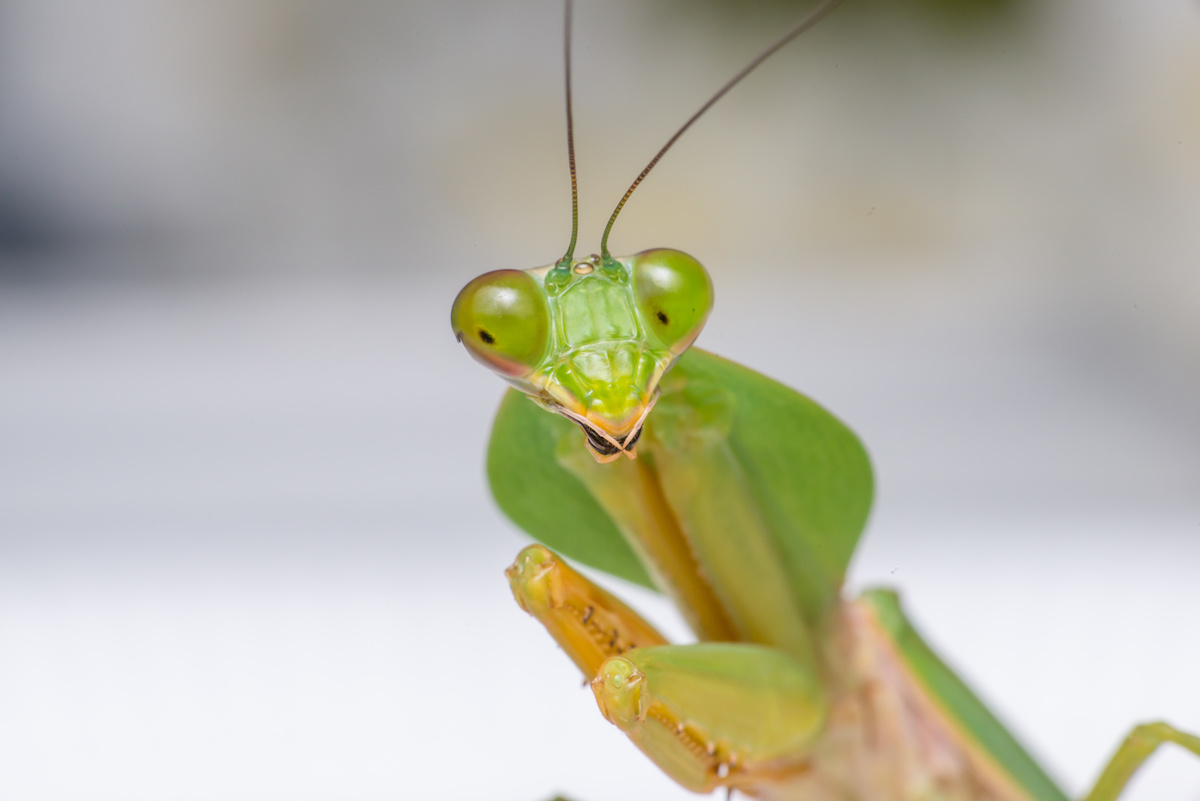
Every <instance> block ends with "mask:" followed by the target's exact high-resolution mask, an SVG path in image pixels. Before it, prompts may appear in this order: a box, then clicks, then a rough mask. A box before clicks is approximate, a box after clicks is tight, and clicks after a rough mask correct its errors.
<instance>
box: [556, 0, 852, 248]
mask: <svg viewBox="0 0 1200 801" xmlns="http://www.w3.org/2000/svg"><path fill="white" fill-rule="evenodd" d="M841 2H842V0H825V2H824V3H822V4H821V5H819V6H817V8H816V9H815V10H814V11H812V12H811V13H810V14H809V15H808V16H807V17H805V18H804V19H802V20H800V22H799V23H798V24H797V25H796V26H795V27H794V28H792V29H791V30H790V31H788V32H787V33H785V34H784V35H783V36H781V37H780V38H779V41H777V42H775V44H773V45H771V46H770V47H768V48H767V49H766V50H764V51H762V53H760V54H759V55H758V57H757V58H755V59H754V60H753V61H751V62H750V63H749V64H747V65H746V66H745V67H743V68H742V71H741V72H739V73H738V74H737V75H734V76H733V77H732V78H730V79H729V81H728V83H726V84H725V85H724V86H722V87H721V88H720V89H718V90H717V93H716V94H714V95H713V96H712V97H710V98H709V99H708V102H706V103H705V104H704V105H703V106H701V107H700V110H699V111H697V112H696V113H695V114H693V115H692V116H691V117H689V118H688V121H687V122H685V123H684V124H683V125H682V126H681V127H680V129H679V130H678V131H676V132H675V133H674V135H673V136H672V137H671V138H670V139H668V140H667V143H666V144H665V145H663V146H662V150H660V151H658V153H656V154H655V155H654V158H652V159H650V163H649V164H647V165H646V168H645V169H644V170H642V171H641V173H640V174H639V175H638V177H637V178H635V179H634V180H633V183H632V184H630V185H629V188H628V189H627V190H625V196H624V197H622V198H621V202H620V203H618V204H617V207H616V208H615V209H614V210H613V213H612V216H611V217H609V218H608V225H606V226H605V227H604V236H602V237H600V255H601V257H602V258H603V259H604V260H605V261H607V260H608V259H611V258H612V257H611V256H610V255H609V253H608V234H609V232H611V231H612V227H613V223H615V222H616V221H617V215H618V214H620V213H621V209H622V208H624V207H625V201H627V200H629V196H630V195H632V194H633V190H635V189H637V188H638V184H640V183H641V182H642V181H643V180H645V178H646V176H647V175H649V174H650V170H652V169H654V165H655V164H657V163H658V160H659V159H661V158H662V157H663V155H665V154H666V152H667V151H668V150H670V149H671V145H673V144H675V141H676V140H677V139H679V137H681V136H683V132H684V131H686V130H687V129H688V128H690V127H692V123H693V122H695V121H696V120H698V119H700V117H701V116H702V115H703V114H704V112H706V111H708V110H709V109H710V108H712V107H713V105H714V104H715V103H716V102H717V101H718V100H720V99H721V98H722V97H724V96H725V93H726V92H728V91H729V90H730V89H732V88H733V87H735V86H737V85H738V83H740V82H741V80H742V78H745V77H746V76H747V75H749V74H750V73H751V72H753V71H754V69H755V68H756V67H757V66H758V65H759V64H761V63H763V62H764V61H766V60H767V59H768V58H770V57H771V56H773V55H774V54H775V51H777V50H779V49H780V48H782V47H783V46H784V45H786V44H787V43H788V42H790V41H792V40H793V39H795V38H796V37H797V36H799V35H800V34H802V33H804V32H805V31H807V30H808V29H809V28H811V27H812V26H814V25H816V24H817V23H818V22H820V21H821V19H822V18H823V17H824V16H825V15H826V14H828V13H829V12H830V11H833V9H834V8H836V7H837V6H838V4H840V3H841ZM570 5H571V2H570V0H567V8H568V11H567V13H568V18H569V14H570ZM569 69H570V67H569V66H568V70H569ZM567 96H568V98H569V97H570V88H569V86H568V89H567ZM570 116H571V104H570V101H569V100H568V101H567V119H568V120H569V119H570ZM567 136H568V141H569V140H570V133H569V132H568V134H567ZM574 158H575V157H574V155H572V156H571V159H572V160H571V187H572V189H574V186H575V161H574ZM571 244H572V246H574V244H575V239H574V236H572V238H571Z"/></svg>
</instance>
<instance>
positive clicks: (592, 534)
mask: <svg viewBox="0 0 1200 801" xmlns="http://www.w3.org/2000/svg"><path fill="white" fill-rule="evenodd" d="M838 2H839V0H827V1H826V2H824V3H823V4H821V5H820V6H819V7H818V8H817V9H816V10H815V11H814V12H813V13H811V14H810V15H809V17H807V18H806V19H805V20H803V21H802V22H801V23H800V24H799V25H797V26H796V27H795V28H794V29H792V30H791V31H789V32H788V33H787V34H786V35H785V36H784V37H783V38H781V39H780V40H779V41H778V42H777V43H776V44H774V45H772V46H771V47H770V48H768V49H767V50H766V51H764V52H763V53H762V54H761V55H760V56H759V57H758V58H756V59H755V60H754V61H752V62H751V64H750V65H749V66H748V67H747V68H746V69H744V70H743V71H742V72H740V73H739V74H738V75H736V76H735V77H734V78H733V79H732V80H731V81H730V82H728V83H727V84H726V85H725V86H724V87H722V88H721V89H720V90H719V91H718V92H717V93H716V94H715V95H714V96H713V97H712V98H711V99H710V100H709V101H708V102H707V103H706V104H705V105H704V106H702V107H701V109H700V110H699V111H698V112H697V113H696V114H695V115H693V116H692V117H691V118H690V119H689V120H688V121H687V122H686V123H685V124H684V125H683V127H682V128H681V129H680V130H679V131H678V132H677V133H676V134H675V135H674V136H672V137H671V139H670V140H669V141H668V142H667V144H666V145H665V146H664V147H663V148H662V150H660V151H659V153H658V154H657V155H656V156H655V157H654V158H653V159H652V160H651V162H650V163H649V165H648V166H647V167H646V168H645V169H644V170H643V171H642V173H641V174H640V175H639V176H638V177H637V179H636V180H635V181H634V182H633V184H632V186H631V187H630V188H629V190H628V191H627V192H626V194H625V196H624V197H623V198H622V199H621V201H620V202H619V203H618V204H617V207H616V209H615V211H614V212H613V215H612V217H611V218H610V219H609V221H608V225H607V227H606V228H605V231H604V235H603V237H602V239H601V243H600V253H599V254H597V255H593V256H589V257H587V258H583V259H576V258H575V253H574V249H575V242H576V231H577V217H578V214H577V202H576V201H575V199H576V198H577V190H576V182H575V160H574V147H573V143H572V131H571V128H572V126H571V97H570V4H569V2H568V3H567V5H566V10H567V21H566V26H565V27H566V31H567V36H566V54H565V55H566V62H567V118H568V153H569V157H570V165H571V184H572V198H573V208H574V209H575V213H574V214H573V227H572V234H571V240H570V245H569V246H568V248H567V251H566V253H565V254H564V255H563V257H562V258H561V259H559V260H558V261H556V262H554V263H553V264H550V265H547V266H545V267H541V268H537V269H533V270H500V271H496V272H493V273H487V274H485V275H483V276H480V277H479V278H476V279H475V280H474V281H472V282H471V283H469V284H468V285H467V287H465V288H464V289H463V291H462V292H461V293H460V294H459V296H458V298H457V299H456V300H455V303H454V308H453V310H452V315H451V316H452V324H453V327H454V331H455V334H456V336H457V337H458V338H459V340H460V341H462V342H463V343H464V344H465V345H466V346H467V348H468V351H469V352H470V353H471V354H472V356H474V357H475V358H476V359H477V360H479V361H481V362H482V363H484V364H485V365H486V366H488V367H489V368H490V369H492V370H494V371H495V372H497V373H499V374H500V375H501V376H502V377H504V378H505V380H507V381H508V382H509V383H510V384H512V385H513V386H514V387H515V389H514V390H511V391H510V392H509V393H508V395H507V396H506V398H505V400H504V403H503V405H502V407H501V409H500V412H499V415H498V417H497V420H496V424H495V427H494V429H493V434H492V441H491V445H490V447H489V454H488V472H489V479H490V481H491V484H492V489H493V493H494V494H495V496H496V499H497V501H498V502H499V504H500V506H501V508H502V509H503V510H504V511H505V512H506V513H507V514H508V515H509V516H510V517H511V518H512V519H513V520H514V521H515V522H517V523H518V524H519V525H521V526H522V527H523V528H525V529H526V530H527V531H528V532H529V533H530V534H532V535H533V536H534V537H535V538H536V539H538V540H539V541H541V542H542V543H544V545H534V546H530V547H528V548H526V549H525V550H523V551H522V552H521V554H520V555H519V556H518V558H517V560H516V562H515V563H514V565H513V566H512V567H510V568H509V570H508V576H509V580H510V582H511V584H512V588H513V592H514V595H515V597H516V599H517V601H518V603H519V604H520V605H521V607H522V608H523V609H525V611H527V612H529V613H530V614H531V615H533V616H534V617H535V618H536V619H538V620H539V622H541V623H542V624H543V625H544V626H545V627H546V628H547V630H548V631H549V632H550V633H551V635H552V636H553V637H554V638H555V639H556V640H557V641H558V643H559V644H560V645H561V646H562V648H563V650H565V651H566V653H567V654H568V656H569V657H570V658H571V659H572V660H573V661H574V662H575V664H576V665H577V666H578V667H579V668H580V670H581V671H582V673H583V676H584V679H585V681H587V682H588V683H590V686H591V688H592V690H593V692H594V693H595V696H596V700H597V702H598V704H599V707H600V709H601V712H602V713H603V715H604V716H605V717H606V718H607V719H608V720H609V721H610V722H611V723H613V724H615V725H616V726H617V727H618V728H620V729H621V730H622V731H623V732H625V733H626V734H627V735H628V736H629V737H630V739H631V740H632V741H633V742H634V743H635V744H636V745H637V746H638V747H639V748H640V749H641V750H642V751H643V752H644V753H645V754H646V755H647V756H649V757H650V758H651V759H652V760H653V761H654V762H655V763H656V764H658V765H659V767H661V768H662V769H663V770H664V771H665V772H666V773H667V774H669V775H670V776H671V777H672V778H674V779H675V780H676V781H678V782H679V783H680V784H681V785H683V786H684V787H687V788H688V789H691V790H696V791H701V792H707V791H711V790H713V789H716V788H718V787H725V788H728V789H729V790H737V791H740V792H743V793H745V794H747V795H750V796H753V797H759V798H788V799H805V800H810V801H823V800H825V799H828V800H829V801H833V800H834V799H841V800H845V801H849V800H850V799H895V801H917V799H947V800H949V799H959V800H961V801H968V800H979V801H982V800H983V799H1006V800H1011V801H1016V800H1018V799H1026V800H1029V799H1033V800H1035V801H1062V800H1063V799H1065V798H1066V796H1065V795H1064V794H1063V793H1062V792H1061V791H1060V790H1059V789H1058V788H1057V787H1056V786H1055V785H1054V783H1053V782H1052V781H1051V779H1050V778H1048V777H1047V775H1046V774H1045V773H1044V771H1043V770H1042V769H1041V768H1040V767H1039V765H1038V764H1037V762H1036V761H1035V760H1034V759H1033V758H1032V757H1030V756H1029V755H1028V754H1027V753H1026V752H1025V750H1024V749H1023V748H1022V747H1021V746H1020V745H1019V744H1018V743H1017V742H1016V740H1015V739H1013V738H1012V736H1011V735H1009V734H1008V733H1007V731H1005V729H1004V728H1003V726H1002V725H1001V724H1000V723H999V722H998V721H997V720H996V719H995V718H994V717H993V716H992V714H991V713H990V712H989V711H988V710H987V709H986V708H985V707H984V706H983V705H982V704H981V703H980V702H979V701H978V700H977V699H976V698H975V697H974V695H973V694H972V693H971V691H970V690H969V689H968V688H967V687H966V685H965V684H963V682H962V681H961V680H960V679H959V678H958V677H957V676H955V674H954V673H953V672H952V671H951V670H950V669H949V668H947V667H946V666H945V665H944V664H943V663H942V662H941V660H940V659H939V658H938V657H937V655H936V654H935V653H934V652H933V651H932V650H931V649H930V648H929V646H928V645H927V644H926V643H925V642H924V641H923V640H922V639H921V637H920V635H919V634H918V633H917V632H916V631H915V630H914V629H913V627H912V626H911V624H910V623H909V622H908V620H907V618H906V617H905V615H904V612H903V611H902V609H901V607H900V604H899V600H898V598H897V596H896V595H895V594H894V593H893V592H891V591H889V590H873V591H868V592H866V593H864V594H863V595H862V596H860V597H858V598H853V599H847V598H844V597H843V596H842V593H841V585H842V580H843V576H844V574H845V570H846V567H847V565H848V563H849V560H850V559H851V557H852V556H853V552H854V549H855V546H856V544H857V540H858V537H859V535H860V534H861V532H862V529H863V527H864V526H865V523H866V519H867V515H868V512H869V509H870V504H871V498H872V491H873V477H872V472H871V466H870V463H869V460H868V457H867V455H866V451H865V450H864V449H863V447H862V445H861V444H860V443H859V441H858V439H857V438H856V437H855V435H854V434H853V433H852V432H851V431H850V430H849V429H848V428H846V427H845V426H844V425H843V424H842V423H841V422H839V421H838V420H837V419H836V418H834V417H833V416H832V415H830V414H829V413H828V412H826V411H825V410H824V409H822V408H821V407H819V406H817V405H816V404H815V403H813V402H812V401H810V400H808V399H807V398H805V397H803V396H801V395H799V394H798V393H795V392H794V391H792V390H790V389H787V388H786V387H783V386H782V385H779V384H777V383H775V382H774V381H771V380H770V379H768V378H765V377H764V376H761V375H759V374H757V373H754V372H752V371H750V370H748V369H746V368H742V367H739V366H738V365H736V364H733V363H731V362H727V361H725V360H723V359H720V358H718V357H716V356H713V355H711V354H707V353H704V352H702V351H698V350H689V348H690V346H691V344H692V342H693V341H694V340H695V338H696V336H697V335H698V334H699V332H700V329H701V328H702V327H703V325H704V322H705V319H706V317H707V315H708V312H709V308H710V306H711V303H712V285H711V282H710V280H709V278H708V275H707V273H706V272H705V270H704V268H703V267H702V266H701V265H700V264H699V262H697V261H696V260H695V259H693V258H692V257H690V256H688V255H686V254H684V253H681V252H679V251H674V250H666V249H657V250H649V251H644V252H642V253H638V254H636V255H634V256H629V257H623V258H615V257H613V256H612V255H611V254H610V253H609V251H608V247H607V241H608V236H609V233H610V232H611V229H612V226H613V223H614V221H615V220H616V218H617V216H618V214H619V213H620V211H621V209H622V207H623V206H624V204H625V201H626V200H627V199H628V198H629V196H630V194H631V193H632V192H633V191H634V190H635V189H636V187H637V186H638V184H639V183H640V182H641V181H642V179H643V178H645V176H646V174H647V173H648V172H649V171H650V169H651V168H653V167H654V165H655V164H656V163H657V162H658V160H659V159H660V158H661V156H662V155H663V154H664V153H665V152H666V151H667V149H668V148H670V146H671V145H672V144H673V143H674V142H675V140H676V139H677V138H678V137H679V136H680V135H681V134H682V133H683V132H684V131H685V130H686V129H687V128H688V127H689V126H690V125H691V124H692V122H694V121H695V120H696V119H697V118H698V117H699V116H700V115H701V114H703V113H704V112H705V111H706V110H707V109H708V108H709V107H710V106H711V105H712V104H713V103H715V102H716V101H717V100H718V99H720V97H722V96H723V95H724V94H725V93H726V92H727V91H728V90H729V89H731V88H732V87H733V86H734V85H735V84H736V83H738V82H739V81H740V80H741V79H742V78H743V77H744V76H745V75H746V74H748V73H749V72H750V71H751V70H752V69H754V68H755V67H756V66H757V65H758V64H759V63H761V62H762V61H763V60H765V59H766V58H767V57H769V56H770V55H771V54H772V53H774V52H775V51H776V50H778V49H779V48H780V47H782V46H783V45H784V44H786V43H787V42H789V41H791V40H792V39H793V38H795V37H796V36H797V35H799V34H800V33H802V32H803V31H805V30H807V29H808V28H810V27H812V25H814V24H815V23H816V22H817V21H818V20H819V19H820V18H821V17H823V16H824V15H825V14H826V13H828V12H829V11H830V10H832V8H833V7H834V6H836V5H837V3H838ZM529 400H532V401H534V403H530V402H529ZM539 406H540V407H541V409H539V408H538V407H539ZM547 411H549V412H551V414H547V413H546V412H547ZM577 428H578V429H582V431H583V433H584V436H583V437H582V438H581V437H580V435H579V432H578V431H577V430H576V429H577ZM581 440H582V441H581ZM635 457H636V458H635ZM545 546H550V547H545ZM550 548H553V549H554V550H553V551H552V550H550ZM556 552H560V553H562V554H564V555H566V556H569V557H572V558H574V559H577V560H578V561H580V562H583V563H585V564H588V565H591V566H592V567H596V568H599V569H601V570H605V571H607V572H609V573H612V574H615V575H617V576H621V577H623V578H626V579H629V580H631V581H634V582H638V583H641V584H644V585H647V586H651V587H654V588H656V589H658V590H660V591H662V592H663V593H665V594H666V595H668V596H669V597H670V598H672V600H674V601H675V603H676V604H677V605H678V606H679V608H680V610H681V611H682V613H683V615H684V617H685V618H686V619H687V621H688V623H689V624H690V625H691V627H692V629H693V630H694V631H695V633H696V634H697V636H698V638H699V639H700V640H701V643H700V644H697V645H682V646H677V645H669V644H667V641H666V640H665V638H663V637H662V636H661V635H660V634H659V633H658V632H657V631H656V630H655V629H654V628H653V627H652V626H651V625H650V624H649V623H647V622H646V621H645V620H643V619H642V618H641V617H640V616H639V615H638V614H637V613H636V612H634V611H633V610H632V609H630V608H629V607H627V606H625V605H624V604H623V603H621V602H620V601H619V600H618V599H616V598H615V597H614V596H612V595H611V594H610V593H608V592H607V591H605V590H604V589H602V588H600V587H598V586H596V585H595V584H594V583H593V582H591V581H590V580H589V579H587V578H586V577H584V576H582V575H581V574H579V573H577V572H575V571H574V570H572V569H571V568H570V567H569V566H568V565H567V564H566V563H565V562H564V561H563V559H562V557H560V556H559V555H558V553H556ZM1163 742H1172V743H1176V744H1178V745H1180V746H1182V747H1184V748H1186V749H1188V750H1190V751H1192V752H1193V753H1195V754H1197V755H1200V738H1197V737H1195V736H1192V735H1189V734H1185V733H1182V732H1180V731H1178V730H1176V729H1174V728H1172V727H1171V726H1169V725H1167V724H1165V723H1151V724H1146V725H1142V726H1138V727H1136V728H1134V729H1133V731H1132V732H1131V733H1130V735H1129V737H1128V738H1127V739H1126V740H1125V741H1124V743H1123V744H1122V745H1121V746H1120V748H1119V750H1118V751H1117V753H1116V755H1115V756H1114V757H1113V759H1112V760H1111V762H1110V763H1109V765H1108V766H1107V767H1106V768H1105V769H1104V771H1103V772H1102V773H1101V775H1100V777H1099V779H1098V780H1097V782H1096V784H1095V787H1094V789H1093V790H1092V791H1091V792H1090V793H1089V795H1088V796H1087V799H1088V801H1108V800H1109V799H1114V798H1116V797H1117V796H1118V795H1119V794H1120V793H1121V791H1122V789H1123V788H1124V786H1125V784H1126V782H1127V781H1128V779H1129V777H1130V776H1131V775H1132V773H1133V772H1134V771H1135V770H1136V769H1137V768H1138V767H1139V766H1140V765H1141V764H1142V762H1143V761H1144V760H1145V758H1146V757H1147V756H1148V755H1149V754H1150V753H1151V752H1152V751H1153V750H1154V749H1155V748H1156V747H1157V746H1158V745H1159V744H1161V743H1163Z"/></svg>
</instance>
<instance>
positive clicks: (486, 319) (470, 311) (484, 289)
mask: <svg viewBox="0 0 1200 801" xmlns="http://www.w3.org/2000/svg"><path fill="white" fill-rule="evenodd" d="M450 325H451V326H452V327H453V328H454V336H455V338H457V339H458V341H459V342H461V343H463V344H464V345H466V346H467V351H468V352H469V353H470V354H471V356H473V357H474V358H475V360H476V361H478V362H479V363H481V364H482V365H483V366H485V367H487V368H488V369H490V370H494V371H495V372H497V373H500V374H502V375H506V376H510V377H512V378H523V377H525V376H528V375H529V374H530V373H532V372H533V371H534V370H535V369H536V368H537V366H538V364H540V363H541V361H542V359H543V358H544V357H545V355H546V349H547V347H548V346H549V343H550V306H549V304H548V303H547V302H546V295H545V293H544V292H543V291H542V288H541V286H540V285H539V284H538V281H537V279H536V278H534V277H533V276H532V275H530V274H529V273H527V272H525V271H524V270H495V271H493V272H490V273H484V274H483V275H481V276H479V277H478V278H476V279H475V280H473V281H471V282H470V283H469V284H467V285H466V286H465V287H463V289H462V291H461V292H459V293H458V297H457V298H455V299H454V306H453V307H452V308H451V309H450Z"/></svg>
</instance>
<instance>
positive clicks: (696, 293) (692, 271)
mask: <svg viewBox="0 0 1200 801" xmlns="http://www.w3.org/2000/svg"><path fill="white" fill-rule="evenodd" d="M629 264H630V268H631V272H632V275H633V294H634V299H635V302H636V303H637V307H638V311H639V312H640V313H641V315H642V319H643V320H644V321H645V323H646V327H647V328H648V329H649V330H650V332H651V333H652V334H653V335H654V336H655V338H657V339H658V340H659V341H660V342H661V343H662V344H663V345H665V346H666V347H667V348H668V349H670V351H671V352H672V353H673V354H675V355H679V354H680V353H683V351H685V350H687V348H688V346H690V345H691V344H692V342H693V341H694V340H695V339H696V337H697V335H699V333H700V329H702V328H704V321H705V320H706V319H707V318H708V312H709V310H710V309H712V302H713V287H712V280H711V279H710V278H709V277H708V271H707V270H705V269H704V266H703V265H701V264H700V262H698V261H696V260H695V259H693V258H692V257H691V256H689V255H688V254H686V253H684V252H682V251H679V250H669V249H667V248H657V249H655V250H644V251H642V252H641V253H638V254H637V255H636V256H633V257H631V258H630V260H629Z"/></svg>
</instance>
